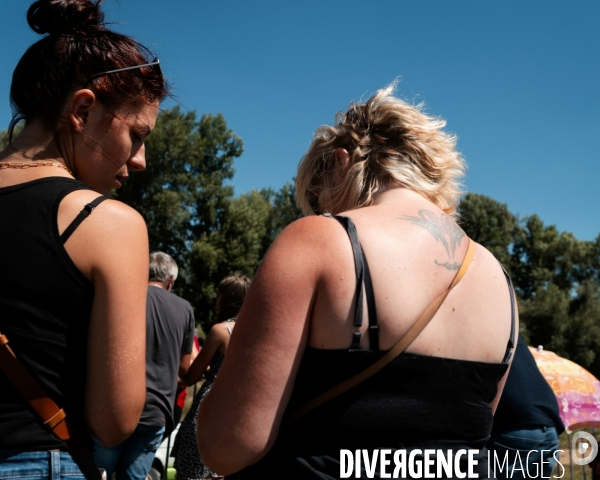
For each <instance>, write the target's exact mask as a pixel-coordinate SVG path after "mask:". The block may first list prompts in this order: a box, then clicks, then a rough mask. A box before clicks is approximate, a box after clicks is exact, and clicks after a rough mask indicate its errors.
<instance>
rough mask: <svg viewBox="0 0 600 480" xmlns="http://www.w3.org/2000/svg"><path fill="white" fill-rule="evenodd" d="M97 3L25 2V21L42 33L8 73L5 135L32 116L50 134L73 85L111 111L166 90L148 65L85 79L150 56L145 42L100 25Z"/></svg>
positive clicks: (148, 59) (64, 0)
mask: <svg viewBox="0 0 600 480" xmlns="http://www.w3.org/2000/svg"><path fill="white" fill-rule="evenodd" d="M101 3H102V0H38V1H36V2H34V3H33V4H32V5H31V6H30V7H29V10H28V11H27V23H29V26H30V27H31V28H32V29H33V31H34V32H36V33H39V34H40V35H45V36H44V37H43V38H42V39H40V40H39V41H37V42H36V43H34V44H33V45H31V46H30V47H29V48H28V49H27V51H26V52H25V54H24V55H23V57H21V60H20V61H19V63H18V64H17V67H16V68H15V71H14V72H13V78H12V84H11V87H10V103H11V108H12V110H13V117H12V120H11V122H10V126H9V139H10V138H12V134H13V131H14V128H15V126H16V125H17V123H19V122H20V121H21V120H25V122H29V121H31V120H32V119H34V118H39V119H41V120H42V121H43V123H44V125H45V126H46V128H48V130H50V131H52V132H54V133H56V131H57V130H58V125H59V120H60V116H61V113H62V110H63V106H64V103H65V101H66V99H67V97H68V95H69V94H70V93H71V92H73V91H74V90H76V89H78V88H89V89H90V90H92V91H93V92H94V93H95V94H96V96H97V98H98V100H99V101H100V103H101V104H102V105H103V106H104V107H105V108H107V109H108V110H109V111H112V112H115V111H117V110H119V109H123V108H127V107H137V106H139V105H142V104H143V103H144V102H146V103H152V102H155V101H156V100H159V101H160V100H162V99H163V98H165V97H166V96H167V95H168V86H167V84H166V82H165V81H164V79H163V78H162V75H160V74H159V73H158V72H157V71H156V69H154V68H152V67H144V68H139V69H133V70H128V71H125V72H119V73H114V74H110V75H103V76H100V77H98V78H95V79H94V80H92V81H88V80H89V78H90V77H92V76H93V75H95V74H98V73H102V72H106V71H108V70H116V69H119V68H124V67H131V66H135V65H143V64H145V63H150V62H151V61H152V59H153V55H152V52H150V51H149V50H148V49H147V48H146V47H144V46H143V45H141V44H139V43H138V42H136V41H135V40H133V39H132V38H131V37H128V36H126V35H122V34H119V33H116V32H113V31H111V30H109V29H108V28H106V27H105V25H104V14H103V13H102V11H101V9H100V4H101Z"/></svg>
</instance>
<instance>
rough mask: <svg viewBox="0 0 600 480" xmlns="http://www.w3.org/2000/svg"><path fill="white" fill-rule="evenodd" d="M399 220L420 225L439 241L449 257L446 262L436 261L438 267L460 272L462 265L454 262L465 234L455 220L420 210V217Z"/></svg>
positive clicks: (405, 216)
mask: <svg viewBox="0 0 600 480" xmlns="http://www.w3.org/2000/svg"><path fill="white" fill-rule="evenodd" d="M399 220H408V221H409V222H412V223H414V224H415V225H418V226H420V227H422V228H424V229H425V230H427V231H428V232H429V233H430V234H431V235H432V236H433V238H435V240H436V241H439V242H440V243H441V244H442V246H443V247H444V249H445V250H446V254H447V255H448V257H447V259H445V260H446V261H444V260H442V261H438V260H437V259H435V260H434V262H435V264H436V265H439V266H440V267H444V268H445V269H447V270H458V269H459V268H460V263H457V262H456V261H455V260H454V255H455V253H456V250H457V249H458V248H459V247H460V243H461V241H462V239H463V238H464V237H465V232H464V231H463V230H462V228H460V227H459V226H458V225H457V224H456V222H455V221H454V220H452V219H451V218H450V217H449V216H448V215H446V214H445V213H441V214H439V216H438V215H436V213H435V212H432V211H431V210H425V209H422V210H419V216H418V217H414V216H411V215H404V216H403V217H400V219H399Z"/></svg>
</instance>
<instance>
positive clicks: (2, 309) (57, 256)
mask: <svg viewBox="0 0 600 480" xmlns="http://www.w3.org/2000/svg"><path fill="white" fill-rule="evenodd" d="M84 189H85V190H91V187H90V186H89V185H87V184H85V183H82V182H79V181H77V180H73V179H70V178H64V177H47V178H41V179H38V180H33V181H31V182H26V183H22V184H19V185H14V186H10V187H5V188H0V252H2V260H1V265H2V274H1V275H0V331H2V333H5V334H6V335H7V337H8V339H9V341H10V346H11V347H12V349H13V350H14V351H15V353H16V354H17V356H18V357H19V359H20V360H21V362H22V363H23V364H24V366H25V368H26V369H27V370H28V371H29V372H30V373H31V374H32V375H33V376H34V378H36V379H37V380H38V382H39V383H40V384H41V386H42V387H43V388H44V390H45V391H46V393H47V394H48V395H50V397H51V398H52V399H53V400H54V401H55V402H56V403H57V404H58V405H59V406H61V407H62V408H64V410H65V412H66V413H67V416H68V418H70V420H71V421H72V422H73V423H74V424H75V425H76V426H78V427H80V428H81V426H83V425H84V414H83V411H84V393H85V392H84V391H85V379H86V363H87V362H86V351H87V333H88V324H89V319H90V311H91V305H92V298H93V288H92V284H91V283H90V282H89V281H88V280H87V279H86V278H85V277H84V276H83V274H82V273H81V272H80V271H79V270H78V269H77V267H76V266H75V264H74V263H73V261H72V260H71V258H70V257H69V256H68V254H67V252H66V250H65V249H64V247H63V241H62V240H61V238H60V236H59V234H58V226H57V223H56V218H57V212H58V205H59V203H60V201H61V200H62V199H63V198H64V197H65V195H67V194H68V193H70V192H73V191H74V190H84ZM48 449H61V450H66V448H65V445H64V444H63V442H61V441H60V440H58V438H56V437H55V436H54V435H53V434H52V433H50V432H48V431H47V430H46V429H45V428H44V427H43V426H42V424H41V421H40V419H39V418H38V417H37V415H36V414H35V412H34V411H33V410H32V409H31V407H30V406H29V404H28V403H27V402H26V401H25V400H24V399H23V397H22V396H21V395H20V393H19V392H18V391H17V390H16V389H15V388H14V386H13V385H12V383H11V382H10V381H8V380H7V379H6V377H5V376H4V374H3V373H2V372H1V371H0V450H48Z"/></svg>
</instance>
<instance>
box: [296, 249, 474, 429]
mask: <svg viewBox="0 0 600 480" xmlns="http://www.w3.org/2000/svg"><path fill="white" fill-rule="evenodd" d="M474 255H475V242H474V241H473V240H471V239H470V238H469V249H468V250H467V254H466V255H465V258H464V259H463V261H462V264H461V266H460V269H459V270H458V272H457V273H456V276H455V277H454V280H453V281H452V283H451V284H450V287H449V288H448V289H447V290H445V291H444V292H442V294H441V295H439V296H438V297H437V298H436V299H435V300H434V301H433V302H432V303H431V304H430V305H429V306H428V307H427V308H426V309H425V311H424V312H423V313H422V314H421V316H420V317H419V318H418V320H417V321H416V322H415V323H414V324H413V325H412V326H411V327H410V328H409V329H408V331H407V332H406V333H405V334H404V335H403V336H402V338H401V339H400V340H398V342H397V343H396V344H395V345H394V346H393V347H392V348H391V349H390V350H388V352H387V353H386V354H385V355H384V356H383V357H381V358H380V359H379V360H377V361H376V362H375V363H373V364H372V365H370V366H369V367H367V368H366V369H365V370H363V371H362V372H360V373H359V374H357V375H354V376H353V377H350V378H349V379H347V380H345V381H343V382H342V383H338V384H337V385H336V386H334V387H332V388H330V389H329V390H326V391H325V392H324V393H322V394H321V395H319V396H317V397H316V398H314V399H312V400H311V401H309V402H307V403H305V404H304V405H303V406H302V407H300V408H299V409H298V410H296V411H295V412H294V413H293V414H292V415H291V416H290V417H289V420H288V423H293V422H295V421H297V420H298V419H299V418H301V417H303V416H304V415H306V414H307V413H309V412H311V411H312V410H314V409H315V408H317V407H319V406H321V405H322V404H324V403H325V402H328V401H329V400H332V399H333V398H335V397H337V396H338V395H341V394H342V393H344V392H347V391H348V390H350V389H351V388H354V387H355V386H356V385H359V384H360V383H362V382H364V381H365V380H367V379H368V378H370V377H372V376H373V375H375V374H376V373H377V372H379V371H380V370H381V369H383V367H385V366H386V365H388V364H389V363H390V362H391V361H392V360H394V359H395V358H396V357H397V356H398V355H400V354H401V353H402V352H403V351H404V350H406V348H408V346H409V345H410V344H411V343H412V342H413V341H414V339H415V338H417V336H418V335H419V333H421V332H422V331H423V329H424V328H425V327H426V326H427V324H428V323H429V321H430V320H431V319H432V318H433V317H434V315H435V314H436V312H437V311H438V309H439V308H440V306H441V305H442V303H443V302H444V300H445V299H446V297H447V296H448V294H449V293H450V291H451V290H452V289H453V288H454V287H455V286H456V285H457V284H458V282H460V280H461V279H462V278H463V277H464V275H465V273H467V270H468V269H469V266H470V265H471V262H472V261H473V256H474Z"/></svg>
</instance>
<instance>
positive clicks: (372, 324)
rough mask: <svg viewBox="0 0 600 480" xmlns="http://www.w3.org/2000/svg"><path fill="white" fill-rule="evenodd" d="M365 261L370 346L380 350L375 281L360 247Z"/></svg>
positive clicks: (372, 348)
mask: <svg viewBox="0 0 600 480" xmlns="http://www.w3.org/2000/svg"><path fill="white" fill-rule="evenodd" d="M360 253H361V254H362V258H363V262H364V264H365V294H366V296H367V311H368V313H369V348H370V349H371V350H379V325H377V308H376V307H375V295H374V293H373V282H372V281H371V271H370V270H369V264H368V263H367V257H365V252H364V251H363V249H362V246H361V248H360Z"/></svg>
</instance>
